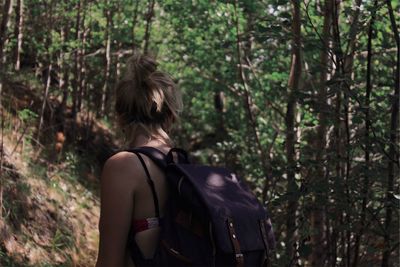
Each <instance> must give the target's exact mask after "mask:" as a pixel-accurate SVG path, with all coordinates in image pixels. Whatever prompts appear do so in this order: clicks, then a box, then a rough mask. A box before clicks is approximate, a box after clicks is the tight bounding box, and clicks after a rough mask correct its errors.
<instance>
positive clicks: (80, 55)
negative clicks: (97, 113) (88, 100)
mask: <svg viewBox="0 0 400 267" xmlns="http://www.w3.org/2000/svg"><path fill="white" fill-rule="evenodd" d="M82 12H83V13H82V19H81V22H80V24H81V26H80V28H81V34H80V37H79V40H80V41H79V43H80V45H79V48H78V60H79V69H78V70H77V71H78V72H79V75H78V77H79V80H78V99H77V101H78V103H77V111H78V112H80V111H81V108H82V98H83V92H84V89H85V88H84V87H85V84H86V77H85V75H86V62H85V58H84V56H83V55H84V54H85V52H86V50H85V46H86V38H87V34H88V29H86V27H85V19H86V12H87V11H86V0H84V1H83V2H82Z"/></svg>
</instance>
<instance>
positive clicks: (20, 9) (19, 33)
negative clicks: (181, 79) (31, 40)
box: [14, 0, 24, 71]
mask: <svg viewBox="0 0 400 267" xmlns="http://www.w3.org/2000/svg"><path fill="white" fill-rule="evenodd" d="M23 26H24V1H23V0H17V8H16V16H15V28H14V33H15V37H17V45H16V46H15V52H14V61H15V70H16V71H18V70H19V69H20V67H21V58H20V56H21V49H22V40H23Z"/></svg>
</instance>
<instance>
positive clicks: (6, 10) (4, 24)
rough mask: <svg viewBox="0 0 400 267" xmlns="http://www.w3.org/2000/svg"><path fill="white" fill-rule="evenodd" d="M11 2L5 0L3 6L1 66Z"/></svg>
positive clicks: (0, 38) (0, 33)
mask: <svg viewBox="0 0 400 267" xmlns="http://www.w3.org/2000/svg"><path fill="white" fill-rule="evenodd" d="M12 7H13V1H12V0H5V3H4V5H3V14H2V20H1V24H0V63H2V64H0V65H1V66H3V63H4V46H5V44H6V41H7V28H8V23H9V19H10V15H11V12H12ZM0 71H2V67H0Z"/></svg>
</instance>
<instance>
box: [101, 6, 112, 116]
mask: <svg viewBox="0 0 400 267" xmlns="http://www.w3.org/2000/svg"><path fill="white" fill-rule="evenodd" d="M106 3H107V5H106V6H107V9H106V10H105V15H106V20H107V23H106V29H105V36H104V41H105V47H106V53H105V58H104V60H105V69H104V84H103V89H102V96H101V109H100V114H101V116H104V115H105V114H106V111H107V101H108V95H109V93H108V91H109V88H108V83H109V80H110V69H111V27H112V12H111V8H110V7H109V5H110V2H109V1H108V0H107V1H106Z"/></svg>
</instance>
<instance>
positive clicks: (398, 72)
mask: <svg viewBox="0 0 400 267" xmlns="http://www.w3.org/2000/svg"><path fill="white" fill-rule="evenodd" d="M386 4H387V7H388V10H389V16H390V22H391V27H392V31H393V34H394V38H395V41H396V45H397V59H396V68H395V69H394V82H395V84H394V94H393V98H392V101H393V102H392V108H391V109H392V110H391V118H390V143H389V157H388V180H387V189H386V190H387V191H386V216H385V236H384V249H383V253H382V265H381V266H382V267H388V266H390V264H389V263H390V252H391V250H392V248H391V242H392V238H391V233H390V230H391V227H392V217H393V206H392V205H393V204H392V203H393V202H394V201H393V198H394V197H393V194H394V179H395V177H396V176H397V178H398V170H399V151H398V144H399V136H398V131H399V102H400V97H399V96H400V37H399V30H398V27H397V25H396V20H395V16H394V12H393V8H392V4H391V1H390V0H386ZM396 173H397V175H396ZM397 230H398V229H395V231H397Z"/></svg>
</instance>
